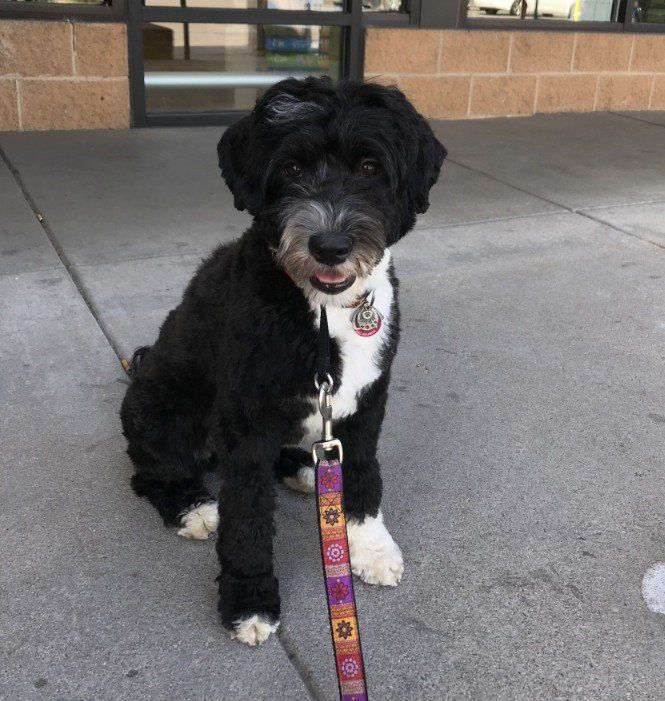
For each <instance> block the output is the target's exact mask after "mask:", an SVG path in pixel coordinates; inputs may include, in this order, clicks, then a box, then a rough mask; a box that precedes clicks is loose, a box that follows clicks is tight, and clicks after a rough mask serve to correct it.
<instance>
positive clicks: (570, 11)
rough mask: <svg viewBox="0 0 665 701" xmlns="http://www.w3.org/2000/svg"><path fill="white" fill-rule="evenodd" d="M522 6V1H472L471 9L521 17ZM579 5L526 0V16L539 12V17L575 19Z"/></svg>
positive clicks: (560, 0) (557, 0) (565, 1)
mask: <svg viewBox="0 0 665 701" xmlns="http://www.w3.org/2000/svg"><path fill="white" fill-rule="evenodd" d="M521 4H522V2H521V0H470V2H469V9H471V8H472V7H473V8H475V9H478V10H481V11H482V12H485V14H488V15H496V14H497V13H498V12H506V13H508V14H509V15H521V13H522V8H521ZM577 4H578V2H577V1H576V0H526V16H527V17H533V14H534V11H536V10H537V12H538V16H539V17H542V16H546V17H564V18H566V19H574V18H576V17H575V7H576V5H577ZM580 4H581V3H580Z"/></svg>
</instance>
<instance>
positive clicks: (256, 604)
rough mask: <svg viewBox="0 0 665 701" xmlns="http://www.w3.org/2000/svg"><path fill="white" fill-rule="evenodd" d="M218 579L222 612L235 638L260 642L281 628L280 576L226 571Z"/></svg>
mask: <svg viewBox="0 0 665 701" xmlns="http://www.w3.org/2000/svg"><path fill="white" fill-rule="evenodd" d="M222 567H223V565H222ZM217 581H218V582H219V604H218V607H219V614H220V616H221V619H222V624H223V625H224V627H225V628H226V629H227V631H228V633H229V635H230V636H231V637H232V638H233V639H234V640H237V641H238V642H241V643H244V644H245V645H260V644H261V643H262V642H264V640H266V639H267V638H268V636H269V635H270V634H271V633H274V632H275V631H276V630H277V628H278V627H279V609H280V602H279V585H278V582H277V578H276V577H274V576H273V575H265V576H260V577H243V578H240V577H234V576H233V575H231V574H228V573H225V572H224V571H222V573H221V574H220V575H219V577H217Z"/></svg>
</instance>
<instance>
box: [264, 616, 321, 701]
mask: <svg viewBox="0 0 665 701" xmlns="http://www.w3.org/2000/svg"><path fill="white" fill-rule="evenodd" d="M276 635H277V639H278V640H279V643H280V645H281V646H282V649H283V650H284V653H285V654H286V657H287V658H288V660H289V662H290V663H291V665H292V666H293V668H294V669H295V671H296V672H297V674H298V676H299V677H300V680H301V681H302V683H303V684H304V685H305V688H306V689H307V691H308V693H309V695H310V696H311V698H312V699H313V701H325V694H324V693H323V691H322V690H321V689H320V688H319V685H318V684H317V683H316V681H315V680H314V677H313V675H312V673H311V672H310V671H309V670H308V669H307V667H306V666H305V663H304V662H303V661H302V660H301V659H300V655H298V653H297V651H296V648H295V645H294V644H293V641H292V640H291V638H290V636H289V634H288V633H287V632H286V629H285V627H284V626H283V625H281V626H280V627H279V628H278V629H277V633H276Z"/></svg>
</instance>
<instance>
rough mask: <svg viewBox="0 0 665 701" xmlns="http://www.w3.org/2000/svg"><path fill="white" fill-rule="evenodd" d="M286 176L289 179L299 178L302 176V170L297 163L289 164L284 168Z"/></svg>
mask: <svg viewBox="0 0 665 701" xmlns="http://www.w3.org/2000/svg"><path fill="white" fill-rule="evenodd" d="M284 174H285V175H286V176H287V177H288V178H299V177H300V176H301V175H302V168H301V167H300V166H299V165H298V164H297V163H287V164H286V165H285V166H284Z"/></svg>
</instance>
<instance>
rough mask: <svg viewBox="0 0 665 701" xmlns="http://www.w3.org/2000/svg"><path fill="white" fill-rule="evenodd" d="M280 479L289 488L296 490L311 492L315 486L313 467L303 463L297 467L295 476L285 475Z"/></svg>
mask: <svg viewBox="0 0 665 701" xmlns="http://www.w3.org/2000/svg"><path fill="white" fill-rule="evenodd" d="M282 481H283V482H284V484H285V485H286V486H287V487H288V488H289V489H294V490H295V491H296V492H304V493H305V494H311V493H312V492H313V491H314V487H315V486H316V483H315V479H314V468H313V467H307V466H305V465H303V466H302V467H300V468H298V472H297V474H296V475H295V477H285V478H284V479H283V480H282Z"/></svg>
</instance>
